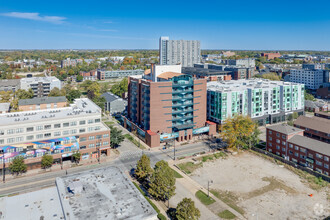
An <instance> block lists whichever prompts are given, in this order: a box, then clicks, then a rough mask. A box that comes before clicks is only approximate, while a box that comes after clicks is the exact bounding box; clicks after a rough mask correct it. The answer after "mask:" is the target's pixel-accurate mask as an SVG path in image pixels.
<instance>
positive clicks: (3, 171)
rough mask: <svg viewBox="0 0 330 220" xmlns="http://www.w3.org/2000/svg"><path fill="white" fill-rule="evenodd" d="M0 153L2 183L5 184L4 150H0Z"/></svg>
mask: <svg viewBox="0 0 330 220" xmlns="http://www.w3.org/2000/svg"><path fill="white" fill-rule="evenodd" d="M0 153H2V181H3V183H5V182H6V172H5V168H6V163H5V150H3V149H2V150H0Z"/></svg>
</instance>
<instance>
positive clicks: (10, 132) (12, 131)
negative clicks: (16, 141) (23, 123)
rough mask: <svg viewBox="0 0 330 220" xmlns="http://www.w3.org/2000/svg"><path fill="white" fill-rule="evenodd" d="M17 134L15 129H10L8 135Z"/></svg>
mask: <svg viewBox="0 0 330 220" xmlns="http://www.w3.org/2000/svg"><path fill="white" fill-rule="evenodd" d="M14 133H15V129H9V130H7V134H14Z"/></svg>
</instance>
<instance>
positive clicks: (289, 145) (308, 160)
mask: <svg viewBox="0 0 330 220" xmlns="http://www.w3.org/2000/svg"><path fill="white" fill-rule="evenodd" d="M303 132H304V131H303V130H301V129H299V128H296V127H292V126H289V125H287V124H280V125H273V126H269V127H267V129H266V140H267V145H266V149H267V151H269V152H271V153H273V154H276V155H278V156H281V157H283V158H285V159H286V160H289V161H292V162H294V163H296V164H299V165H301V166H304V167H308V168H310V169H312V170H314V171H317V172H319V173H322V174H324V175H327V176H329V173H330V169H329V166H330V162H329V159H330V148H329V144H327V143H324V142H321V141H317V140H314V139H312V138H308V137H305V136H303Z"/></svg>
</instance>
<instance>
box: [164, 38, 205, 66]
mask: <svg viewBox="0 0 330 220" xmlns="http://www.w3.org/2000/svg"><path fill="white" fill-rule="evenodd" d="M200 61H201V48H200V42H199V41H197V40H170V39H169V37H160V39H159V63H160V65H176V64H181V65H182V66H183V67H192V66H194V63H199V62H200Z"/></svg>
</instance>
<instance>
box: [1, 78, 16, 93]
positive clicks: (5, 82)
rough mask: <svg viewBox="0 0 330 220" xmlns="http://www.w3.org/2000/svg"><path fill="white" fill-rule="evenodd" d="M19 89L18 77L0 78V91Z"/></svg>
mask: <svg viewBox="0 0 330 220" xmlns="http://www.w3.org/2000/svg"><path fill="white" fill-rule="evenodd" d="M19 89H20V80H19V79H2V80H0V91H12V92H15V91H17V90H19Z"/></svg>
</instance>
